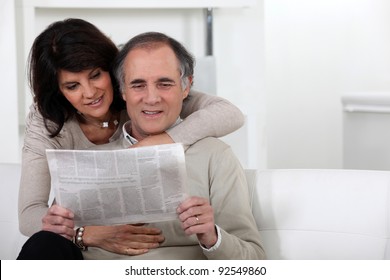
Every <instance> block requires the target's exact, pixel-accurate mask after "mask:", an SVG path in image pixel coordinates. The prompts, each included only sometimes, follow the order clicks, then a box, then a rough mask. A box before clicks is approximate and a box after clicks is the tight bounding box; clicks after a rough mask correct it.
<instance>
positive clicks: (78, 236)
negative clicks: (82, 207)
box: [73, 227, 88, 251]
mask: <svg viewBox="0 0 390 280" xmlns="http://www.w3.org/2000/svg"><path fill="white" fill-rule="evenodd" d="M84 230H85V228H84V227H79V228H78V229H76V236H75V237H74V239H73V243H74V244H75V245H76V246H77V247H78V248H80V249H81V250H83V251H86V250H87V249H88V247H87V246H85V245H84V241H83V235H84Z"/></svg>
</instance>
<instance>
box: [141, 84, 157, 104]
mask: <svg viewBox="0 0 390 280" xmlns="http://www.w3.org/2000/svg"><path fill="white" fill-rule="evenodd" d="M144 102H145V103H147V104H150V105H153V104H155V103H158V102H160V94H159V92H158V89H157V88H155V87H147V89H146V93H145V97H144Z"/></svg>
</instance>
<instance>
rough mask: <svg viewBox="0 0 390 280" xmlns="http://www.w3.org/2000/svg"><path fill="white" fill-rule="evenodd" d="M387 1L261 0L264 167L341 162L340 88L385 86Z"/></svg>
mask: <svg viewBox="0 0 390 280" xmlns="http://www.w3.org/2000/svg"><path fill="white" fill-rule="evenodd" d="M389 15H390V2H389V1H387V0H317V1H311V0H295V1H289V0H266V1H265V45H266V47H265V57H266V91H267V129H268V149H267V151H268V164H267V166H268V167H269V168H341V166H342V107H341V94H342V92H345V91H376V90H378V91H380V90H384V91H385V90H389V89H390V17H389Z"/></svg>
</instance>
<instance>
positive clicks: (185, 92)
mask: <svg viewBox="0 0 390 280" xmlns="http://www.w3.org/2000/svg"><path fill="white" fill-rule="evenodd" d="M187 79H188V83H187V87H186V88H185V89H184V92H183V100H184V99H186V98H187V96H188V94H189V93H190V90H191V86H192V81H193V77H192V76H189V77H188V78H187Z"/></svg>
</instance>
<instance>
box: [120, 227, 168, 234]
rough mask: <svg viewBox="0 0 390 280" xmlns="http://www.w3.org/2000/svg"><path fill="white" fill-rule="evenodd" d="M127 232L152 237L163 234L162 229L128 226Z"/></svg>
mask: <svg viewBox="0 0 390 280" xmlns="http://www.w3.org/2000/svg"><path fill="white" fill-rule="evenodd" d="M126 227H127V228H126V230H127V231H128V232H129V233H133V234H134V233H135V234H150V235H159V234H161V229H159V228H151V227H145V226H134V225H126Z"/></svg>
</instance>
